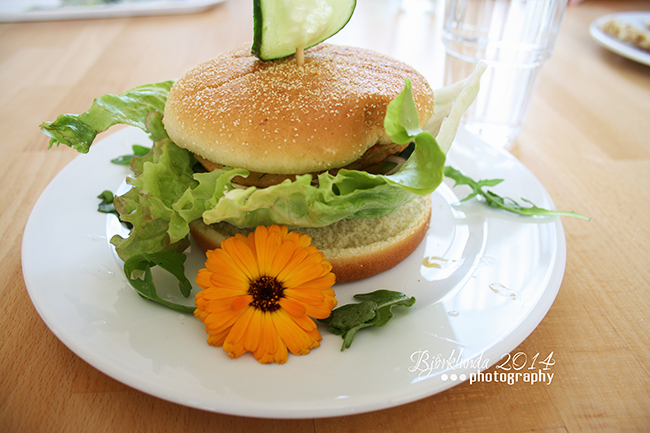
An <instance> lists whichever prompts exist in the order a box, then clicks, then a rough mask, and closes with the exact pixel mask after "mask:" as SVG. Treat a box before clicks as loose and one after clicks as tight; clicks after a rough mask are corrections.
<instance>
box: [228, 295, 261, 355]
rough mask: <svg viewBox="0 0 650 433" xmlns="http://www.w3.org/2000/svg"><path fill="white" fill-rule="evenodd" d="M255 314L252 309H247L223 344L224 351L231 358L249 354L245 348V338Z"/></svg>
mask: <svg viewBox="0 0 650 433" xmlns="http://www.w3.org/2000/svg"><path fill="white" fill-rule="evenodd" d="M254 313H255V309H254V308H252V307H249V308H247V309H245V310H244V312H243V313H242V314H241V315H240V316H239V317H238V318H237V320H236V321H235V323H234V324H233V326H232V329H231V330H230V333H229V334H228V336H227V337H226V339H225V341H224V342H223V350H225V351H226V352H228V355H230V357H231V358H237V357H239V356H241V355H243V354H244V353H246V352H247V350H246V349H245V348H244V342H243V338H244V335H245V334H246V330H247V329H248V325H249V324H250V322H251V319H252V318H253V314H254Z"/></svg>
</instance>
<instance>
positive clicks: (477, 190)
mask: <svg viewBox="0 0 650 433" xmlns="http://www.w3.org/2000/svg"><path fill="white" fill-rule="evenodd" d="M445 176H447V177H449V178H451V179H453V180H454V181H455V182H456V183H455V185H454V186H457V185H467V186H469V187H470V188H472V191H473V192H472V193H471V194H469V195H468V196H467V197H465V198H464V199H462V200H461V202H463V201H467V200H470V199H472V198H474V197H476V196H480V197H483V199H485V201H486V202H487V204H488V205H489V206H491V207H494V208H497V209H503V210H506V211H508V212H512V213H516V214H519V215H524V216H569V217H574V218H580V219H583V220H587V221H589V220H590V219H591V218H589V217H587V216H584V215H581V214H579V213H576V212H572V211H560V210H549V209H544V208H541V207H537V206H536V205H535V204H534V203H533V202H531V201H530V200H527V199H525V198H523V197H522V198H521V200H522V201H524V202H526V203H528V204H529V205H530V206H529V207H525V206H522V205H520V204H519V203H517V202H516V201H515V200H513V199H511V198H508V197H501V196H500V195H498V194H496V193H494V192H492V191H490V190H484V189H483V188H486V187H490V186H496V185H498V184H500V183H501V182H503V179H486V180H479V181H475V180H474V179H472V178H470V177H468V176H465V175H464V174H463V173H461V172H460V171H459V170H457V169H455V168H453V167H450V166H447V167H445Z"/></svg>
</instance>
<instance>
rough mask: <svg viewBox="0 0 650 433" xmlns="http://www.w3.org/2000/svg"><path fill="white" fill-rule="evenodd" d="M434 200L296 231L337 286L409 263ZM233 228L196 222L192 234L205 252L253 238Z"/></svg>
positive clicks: (421, 235)
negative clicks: (306, 237) (321, 260)
mask: <svg viewBox="0 0 650 433" xmlns="http://www.w3.org/2000/svg"><path fill="white" fill-rule="evenodd" d="M430 219H431V197H430V196H429V195H427V196H424V197H418V198H416V199H415V200H413V201H411V202H409V203H407V204H405V205H403V206H402V207H401V208H400V209H398V210H397V211H396V212H393V213H392V214H390V215H387V216H384V217H380V218H373V219H349V220H342V221H339V222H336V223H334V224H331V225H329V226H326V227H317V228H313V227H312V228H299V229H294V230H293V231H296V232H299V233H302V234H306V235H309V236H311V238H312V242H311V244H312V245H314V246H316V247H317V248H318V249H319V250H320V251H321V252H322V253H323V254H324V255H325V260H328V261H329V262H330V263H331V264H332V272H333V273H334V275H336V282H337V283H347V282H351V281H357V280H361V279H364V278H368V277H372V276H373V275H377V274H379V273H381V272H384V271H387V270H389V269H391V268H393V267H395V266H396V265H398V264H399V263H400V262H402V261H403V260H404V259H406V258H407V257H408V256H409V255H410V254H411V253H412V252H413V251H415V249H416V248H417V247H418V246H419V245H420V243H421V242H422V239H424V236H425V235H426V233H427V230H428V228H429V221H430ZM253 230H254V229H240V228H238V227H235V226H233V225H231V224H229V223H225V222H222V223H217V224H211V225H206V224H204V223H203V221H202V220H200V219H199V220H196V221H193V222H192V223H191V224H190V231H191V233H192V236H193V237H194V240H195V241H196V243H197V245H198V246H199V248H201V249H202V250H203V251H207V250H211V249H216V248H219V247H220V245H221V241H223V240H224V239H226V238H228V237H231V236H234V235H235V234H236V233H242V234H244V235H248V233H250V232H251V231H253Z"/></svg>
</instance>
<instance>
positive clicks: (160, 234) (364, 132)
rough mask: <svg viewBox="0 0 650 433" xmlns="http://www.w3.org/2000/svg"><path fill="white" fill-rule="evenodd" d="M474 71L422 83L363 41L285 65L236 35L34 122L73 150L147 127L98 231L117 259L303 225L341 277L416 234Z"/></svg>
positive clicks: (396, 255)
mask: <svg viewBox="0 0 650 433" xmlns="http://www.w3.org/2000/svg"><path fill="white" fill-rule="evenodd" d="M481 73H482V70H481V67H479V68H477V71H476V72H475V73H474V74H473V75H472V76H470V77H468V78H467V79H466V80H464V81H462V82H460V83H456V84H454V85H451V86H448V87H445V88H443V89H440V90H437V91H435V92H434V91H433V90H432V89H431V87H430V86H429V84H428V83H427V81H426V79H425V78H424V77H423V76H422V75H421V74H419V73H418V72H417V71H415V70H414V69H413V68H411V67H410V66H408V65H406V64H404V63H402V62H400V61H398V60H395V59H392V58H390V57H388V56H385V55H382V54H379V53H376V52H374V51H370V50H366V49H360V48H352V47H343V46H337V45H331V44H324V43H322V44H319V45H317V46H314V47H312V48H310V49H309V50H307V51H306V52H305V57H304V63H303V64H298V63H297V62H296V59H295V58H294V57H287V58H283V59H279V60H273V61H262V60H260V59H259V58H257V57H255V56H253V55H251V54H250V49H249V47H248V46H246V47H238V48H236V49H234V50H232V51H230V52H227V53H224V54H222V55H220V56H217V57H215V58H213V59H211V60H209V61H207V62H205V63H202V64H200V65H198V66H196V67H195V68H193V69H191V70H190V71H188V72H187V73H186V74H185V75H184V76H182V77H181V78H180V79H178V80H175V81H167V82H162V83H155V84H150V85H145V86H140V87H137V88H134V89H131V90H129V91H127V92H125V93H123V94H121V95H105V96H103V97H100V98H98V99H96V100H95V102H94V103H93V106H92V107H91V108H90V109H89V110H88V111H87V112H85V113H82V114H80V115H71V114H65V115H61V116H59V118H57V120H56V121H54V122H45V123H44V124H42V125H41V129H42V130H43V132H44V133H45V134H47V135H49V136H51V137H52V139H51V142H50V143H51V144H50V145H52V144H56V145H58V144H59V143H64V144H67V145H70V146H72V147H74V148H76V149H77V150H79V151H81V152H87V151H88V149H89V147H90V144H91V143H92V141H93V140H94V138H95V136H96V135H97V133H99V132H101V131H103V130H105V129H106V128H108V127H109V126H111V125H114V124H116V123H126V124H130V125H134V126H137V127H140V128H142V129H144V130H146V131H147V132H149V133H150V134H151V137H152V139H153V142H154V145H153V148H152V150H151V152H149V153H148V154H147V155H146V156H144V157H139V158H133V160H132V163H131V168H132V170H133V177H131V178H128V179H127V183H128V184H129V185H130V187H131V188H130V189H129V190H128V191H127V192H126V193H124V194H123V195H121V196H119V197H117V198H116V199H115V207H116V209H117V211H118V212H119V214H120V219H121V220H122V221H123V222H125V223H129V224H131V230H130V233H129V234H128V236H125V237H121V236H117V235H116V236H115V237H114V238H113V239H112V240H111V242H112V243H113V245H115V247H116V251H117V253H118V255H119V256H120V257H121V258H122V259H123V260H125V262H128V260H129V259H132V258H133V257H135V256H139V255H142V254H152V253H158V252H176V253H182V252H183V251H184V250H186V249H187V247H188V246H189V245H190V240H189V239H190V233H191V236H192V237H193V238H194V239H195V241H196V243H197V245H198V246H199V247H200V248H201V249H203V250H208V249H213V248H217V247H219V244H220V243H221V241H222V240H223V239H225V238H226V237H229V236H232V235H234V234H235V233H238V232H239V233H247V232H249V231H252V230H254V228H255V227H257V226H259V225H271V224H281V225H286V226H288V227H289V228H290V229H292V230H295V231H299V232H301V233H304V234H308V235H310V236H311V237H312V244H313V245H315V246H317V247H318V248H319V249H320V250H321V251H322V252H323V254H324V255H325V258H326V260H328V261H330V263H331V264H332V267H333V269H332V271H333V273H334V274H335V275H336V278H337V282H339V283H341V282H348V281H355V280H359V279H362V278H367V277H370V276H372V275H376V274H378V273H380V272H382V271H385V270H387V269H390V268H392V267H394V266H396V265H397V264H398V263H400V262H401V261H402V260H404V259H405V258H406V257H407V256H408V255H409V254H411V253H412V252H413V251H414V250H415V249H416V248H417V247H418V245H419V244H420V243H421V241H422V239H423V237H424V236H425V234H426V231H427V228H428V226H429V224H430V220H431V203H430V198H429V197H430V194H431V192H432V191H434V190H435V189H436V188H437V187H438V185H439V184H440V183H441V182H442V178H443V169H444V164H445V153H446V151H447V150H448V148H449V146H450V145H451V143H452V141H453V138H454V136H455V133H456V131H457V129H458V126H459V122H460V118H461V115H462V113H463V112H464V111H465V110H466V108H467V107H468V106H469V105H470V104H471V102H472V101H473V100H474V97H475V95H476V92H477V91H478V81H479V78H480V74H481ZM125 268H126V266H125Z"/></svg>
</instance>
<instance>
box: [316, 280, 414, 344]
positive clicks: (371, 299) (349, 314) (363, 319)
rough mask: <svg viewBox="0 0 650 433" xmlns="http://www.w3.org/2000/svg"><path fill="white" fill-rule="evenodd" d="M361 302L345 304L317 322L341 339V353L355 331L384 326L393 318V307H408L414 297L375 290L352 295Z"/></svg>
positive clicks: (349, 342) (352, 337)
mask: <svg viewBox="0 0 650 433" xmlns="http://www.w3.org/2000/svg"><path fill="white" fill-rule="evenodd" d="M354 298H355V299H359V300H361V301H362V302H360V303H356V304H347V305H344V306H342V307H339V308H336V309H334V310H333V311H332V314H330V316H329V317H328V318H327V319H321V320H319V321H320V322H322V323H325V324H326V325H327V329H328V330H329V331H330V332H331V333H332V334H335V335H340V336H341V337H343V345H342V346H341V351H344V350H345V349H347V348H349V347H350V346H351V345H352V341H353V340H354V337H355V335H356V334H357V331H359V330H360V329H363V328H367V327H369V326H374V327H381V326H384V325H386V324H387V323H388V321H390V319H392V318H393V316H394V314H393V311H392V310H393V307H396V306H404V307H410V306H412V305H413V304H415V298H414V297H410V298H409V297H408V296H407V295H405V294H404V293H400V292H394V291H392V290H377V291H375V292H372V293H363V294H358V295H354Z"/></svg>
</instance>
